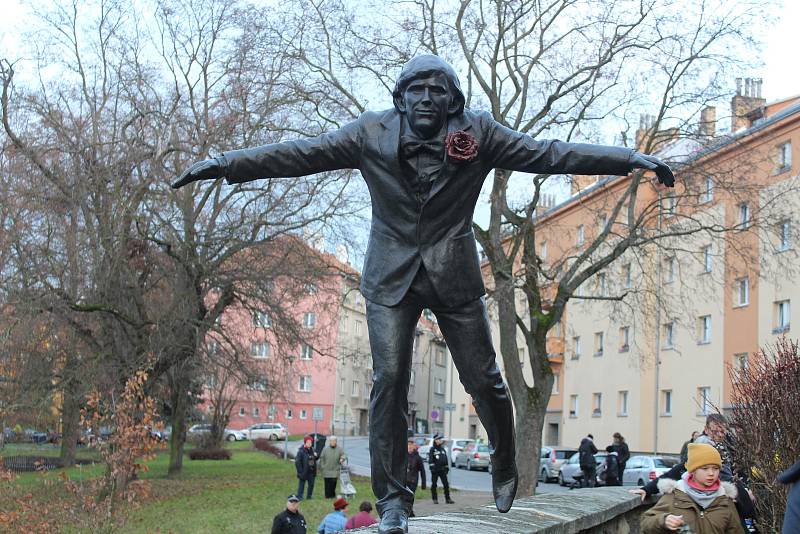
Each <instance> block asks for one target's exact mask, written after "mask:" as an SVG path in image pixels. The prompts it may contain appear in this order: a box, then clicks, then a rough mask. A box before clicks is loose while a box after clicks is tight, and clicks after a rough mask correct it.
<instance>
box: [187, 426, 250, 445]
mask: <svg viewBox="0 0 800 534" xmlns="http://www.w3.org/2000/svg"><path fill="white" fill-rule="evenodd" d="M186 432H187V434H188V435H189V436H197V435H200V434H208V433H209V432H211V425H209V424H199V425H192V426H191V427H189V430H187V431H186ZM222 439H224V440H225V441H242V440H246V439H247V435H246V434H245V433H244V432H242V431H241V430H234V429H232V428H226V429H225V430H223V433H222Z"/></svg>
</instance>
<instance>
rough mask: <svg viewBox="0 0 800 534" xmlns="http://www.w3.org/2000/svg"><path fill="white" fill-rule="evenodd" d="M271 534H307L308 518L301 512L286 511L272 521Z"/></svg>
mask: <svg viewBox="0 0 800 534" xmlns="http://www.w3.org/2000/svg"><path fill="white" fill-rule="evenodd" d="M270 534H306V518H305V517H303V514H301V513H300V512H297V513H293V512H290V511H289V510H284V511H283V512H281V513H279V514H278V515H276V516H275V518H274V519H273V520H272V531H271V532H270Z"/></svg>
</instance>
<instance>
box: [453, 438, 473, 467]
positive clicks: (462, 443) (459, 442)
mask: <svg viewBox="0 0 800 534" xmlns="http://www.w3.org/2000/svg"><path fill="white" fill-rule="evenodd" d="M470 443H475V440H474V439H466V438H453V439H451V440H450V444H449V447H448V450H447V453H448V456H450V467H455V466H456V456H458V453H459V452H461V451H463V450H464V447H466V446H467V445H469V444H470Z"/></svg>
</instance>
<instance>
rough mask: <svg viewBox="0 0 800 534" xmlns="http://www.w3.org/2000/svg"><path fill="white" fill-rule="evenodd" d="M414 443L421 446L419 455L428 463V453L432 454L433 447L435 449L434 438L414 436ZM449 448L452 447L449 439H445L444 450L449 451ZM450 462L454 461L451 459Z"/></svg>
mask: <svg viewBox="0 0 800 534" xmlns="http://www.w3.org/2000/svg"><path fill="white" fill-rule="evenodd" d="M414 441H415V442H416V444H417V445H418V446H419V449H418V451H419V455H420V456H422V459H423V460H425V461H426V462H427V461H428V453H429V452H430V450H431V447H433V436H426V435H421V436H414ZM449 446H450V440H449V439H445V440H443V441H442V447H444V450H448V448H449ZM450 461H451V462H452V461H453V459H452V458H450Z"/></svg>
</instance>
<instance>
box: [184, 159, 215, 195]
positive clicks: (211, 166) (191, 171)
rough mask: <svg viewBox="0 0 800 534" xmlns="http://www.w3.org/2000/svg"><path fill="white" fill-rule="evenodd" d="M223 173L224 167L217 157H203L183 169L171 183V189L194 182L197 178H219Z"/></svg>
mask: <svg viewBox="0 0 800 534" xmlns="http://www.w3.org/2000/svg"><path fill="white" fill-rule="evenodd" d="M224 175H225V168H224V167H223V166H222V165H220V162H219V160H218V159H217V158H212V159H204V160H203V161H198V162H197V163H195V164H193V165H192V166H191V167H189V168H188V169H186V170H185V171H183V174H181V175H180V177H179V178H178V180H177V181H175V182H174V183H173V184H172V188H173V189H178V188H179V187H183V186H184V185H186V184H190V183H192V182H196V181H198V180H209V179H216V178H220V177H222V176H224Z"/></svg>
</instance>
